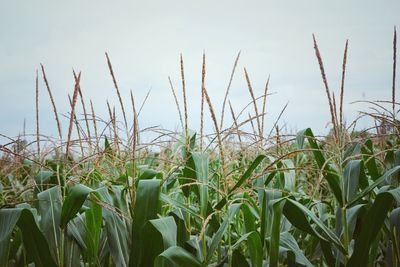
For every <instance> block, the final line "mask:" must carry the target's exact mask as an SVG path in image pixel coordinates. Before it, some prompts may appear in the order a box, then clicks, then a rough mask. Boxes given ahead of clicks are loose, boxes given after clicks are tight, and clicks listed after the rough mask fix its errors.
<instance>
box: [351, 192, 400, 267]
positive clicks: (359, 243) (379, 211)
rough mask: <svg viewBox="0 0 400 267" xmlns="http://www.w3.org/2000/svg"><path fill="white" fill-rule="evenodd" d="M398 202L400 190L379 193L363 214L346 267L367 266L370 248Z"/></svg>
mask: <svg viewBox="0 0 400 267" xmlns="http://www.w3.org/2000/svg"><path fill="white" fill-rule="evenodd" d="M395 200H396V201H397V202H400V188H397V189H393V190H390V191H384V192H381V193H379V194H378V195H377V196H376V198H375V201H374V203H373V204H372V206H371V207H370V208H369V209H368V211H367V213H366V214H365V219H364V221H363V225H362V227H361V232H360V234H359V236H358V237H357V239H356V240H355V244H354V252H353V254H352V255H351V257H350V260H349V262H348V264H347V266H348V267H353V266H354V267H355V266H367V262H368V255H369V251H370V247H371V245H372V243H373V241H374V240H375V238H376V237H377V235H378V233H379V231H380V230H381V228H382V226H383V223H384V221H385V219H386V218H387V214H388V212H389V210H391V209H392V204H393V201H395Z"/></svg>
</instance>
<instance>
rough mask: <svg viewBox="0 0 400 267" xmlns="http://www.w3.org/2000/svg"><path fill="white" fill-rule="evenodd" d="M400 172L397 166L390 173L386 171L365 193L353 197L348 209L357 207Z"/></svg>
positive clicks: (399, 167)
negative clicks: (367, 196) (357, 204)
mask: <svg viewBox="0 0 400 267" xmlns="http://www.w3.org/2000/svg"><path fill="white" fill-rule="evenodd" d="M399 171H400V166H396V167H394V168H392V169H390V170H388V171H386V172H385V173H384V174H383V175H382V176H381V177H380V178H378V179H376V180H375V182H373V183H372V184H370V185H369V186H367V187H366V188H365V189H364V190H363V191H361V192H360V193H358V194H357V195H356V196H354V197H353V199H352V200H351V201H349V202H348V203H347V207H351V206H353V205H355V204H356V203H357V202H358V201H359V200H360V199H362V198H363V197H365V196H366V195H368V194H369V193H370V192H371V191H372V190H374V188H375V187H377V186H379V185H380V184H382V183H383V182H385V181H388V180H389V179H390V178H392V176H393V175H396V174H398V173H399Z"/></svg>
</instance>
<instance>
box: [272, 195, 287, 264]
mask: <svg viewBox="0 0 400 267" xmlns="http://www.w3.org/2000/svg"><path fill="white" fill-rule="evenodd" d="M285 200H286V199H285V198H283V199H278V200H275V201H273V202H272V203H271V206H272V211H273V212H272V229H271V240H270V246H269V266H270V267H277V266H278V263H279V245H280V236H281V231H280V230H281V229H280V228H281V217H282V208H283V206H284V205H285Z"/></svg>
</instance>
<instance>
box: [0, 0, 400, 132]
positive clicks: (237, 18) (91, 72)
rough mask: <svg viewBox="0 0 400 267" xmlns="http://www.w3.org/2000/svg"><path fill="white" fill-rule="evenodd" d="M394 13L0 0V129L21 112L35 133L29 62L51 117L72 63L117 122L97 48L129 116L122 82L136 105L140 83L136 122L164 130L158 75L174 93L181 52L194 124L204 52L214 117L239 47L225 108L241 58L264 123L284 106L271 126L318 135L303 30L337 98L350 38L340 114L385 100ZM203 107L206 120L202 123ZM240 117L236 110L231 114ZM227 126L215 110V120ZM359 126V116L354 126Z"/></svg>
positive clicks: (316, 98)
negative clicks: (50, 93)
mask: <svg viewBox="0 0 400 267" xmlns="http://www.w3.org/2000/svg"><path fill="white" fill-rule="evenodd" d="M399 10H400V1H396V0H386V1H379V2H378V1H372V0H363V1H360V0H354V1H342V0H340V1H321V0H307V1H295V0H291V1H288V0H283V1H267V0H264V1H237V0H229V1H225V0H220V1H215V0H214V1H209V0H204V1H181V0H169V1H154V0H149V1H132V0H131V1H113V2H111V1H105V0H97V1H90V0H87V1H77V0H72V1H64V2H61V1H50V0H46V1H44V0H37V1H22V0H13V1H4V2H3V3H2V4H1V8H0V36H1V39H0V99H1V105H0V133H1V134H4V135H7V136H16V135H18V134H19V133H21V132H22V130H23V123H24V120H25V121H26V132H27V133H34V132H35V71H36V69H38V68H39V67H40V63H42V64H43V65H44V66H45V69H46V72H47V78H48V80H49V83H50V86H51V88H52V91H53V94H54V98H55V102H56V104H57V108H58V111H59V113H60V114H63V115H67V114H68V111H69V103H68V98H67V95H68V94H72V92H73V86H74V84H73V81H74V80H73V76H72V69H74V70H76V71H81V72H82V79H81V88H82V92H83V95H84V98H85V99H86V101H87V102H88V101H89V99H90V100H92V101H93V104H94V108H95V110H96V113H97V115H99V116H101V117H103V118H105V119H106V118H107V117H108V112H107V107H106V101H107V100H108V101H109V102H110V103H111V104H112V105H115V108H116V112H117V116H119V118H120V119H121V112H120V108H119V104H118V99H117V97H116V93H115V89H114V87H113V83H112V79H111V77H110V75H109V71H108V68H107V64H106V58H105V54H104V53H105V52H108V54H109V56H110V58H111V61H112V64H113V67H114V72H115V75H116V78H117V81H118V84H119V87H120V90H121V95H122V98H123V100H124V104H125V106H126V107H127V110H128V112H127V113H128V121H129V122H132V112H130V110H131V109H130V97H129V91H130V90H132V91H133V93H134V96H135V100H136V102H138V103H141V102H142V101H143V99H144V98H145V96H146V94H147V93H148V91H149V90H151V91H150V95H149V99H148V101H147V102H146V104H145V106H144V108H143V111H142V113H141V115H140V118H139V123H140V125H141V127H147V126H153V125H160V126H161V127H164V128H168V129H177V128H179V117H178V113H177V109H176V106H175V104H174V99H173V96H172V93H171V90H170V87H169V83H168V76H170V77H171V80H172V82H173V84H174V86H175V89H176V91H177V93H178V97H179V98H180V99H181V98H182V96H181V83H180V66H179V55H180V53H182V55H183V58H184V64H185V78H186V86H187V95H188V113H189V127H190V128H191V129H193V130H197V131H198V130H199V124H200V122H199V120H200V112H199V111H200V92H201V91H200V88H201V87H200V84H201V61H202V54H203V51H204V52H205V54H206V62H207V63H206V64H207V66H206V67H207V70H206V87H207V90H208V92H209V95H210V97H211V99H212V101H213V103H214V107H215V109H216V111H217V116H218V117H219V116H220V113H221V112H220V111H221V106H222V100H223V97H224V93H225V90H226V87H227V84H228V81H229V76H230V73H231V70H232V66H233V62H234V60H235V57H236V55H237V53H238V52H239V51H241V56H240V60H239V64H238V67H237V69H236V74H235V77H234V79H233V84H232V87H231V92H230V95H229V100H230V101H231V102H232V105H233V107H234V109H235V112H236V113H238V112H239V111H240V110H241V109H242V108H243V107H244V106H246V104H247V103H248V102H249V101H250V100H251V98H250V94H249V92H248V89H247V85H246V80H245V77H244V70H243V68H244V67H246V69H247V71H248V73H249V76H250V79H251V82H252V86H253V89H254V91H255V94H256V96H260V95H262V94H263V91H264V86H265V83H266V80H267V78H268V76H270V84H269V85H270V86H269V92H270V93H272V95H271V96H269V97H268V102H267V120H266V126H267V128H268V127H271V125H273V124H274V122H275V120H276V119H277V117H278V115H279V113H280V111H281V110H282V108H283V107H284V105H285V104H286V103H289V104H288V107H287V109H286V111H285V113H284V114H283V116H282V118H281V121H280V125H286V126H287V130H288V131H297V130H301V129H303V128H306V127H312V128H313V129H314V130H315V131H316V132H326V131H327V129H328V128H327V123H328V122H329V118H330V115H329V108H328V106H327V103H328V102H327V99H326V94H325V89H324V87H323V83H322V81H321V77H320V72H319V67H318V64H317V60H316V58H315V54H314V50H313V42H312V34H313V33H314V34H315V35H316V38H317V41H318V44H319V47H320V50H321V54H322V57H323V60H324V64H325V68H326V72H327V77H328V82H329V85H330V87H331V90H332V91H335V92H336V95H338V94H339V88H340V77H341V64H342V57H343V50H344V45H345V42H346V39H348V40H349V55H348V65H347V80H346V84H345V86H346V88H345V90H346V91H345V100H344V103H345V105H344V112H345V117H346V120H347V121H349V122H351V121H352V120H353V119H354V118H355V117H356V116H357V114H358V113H357V112H358V111H360V110H367V109H368V105H366V104H365V103H364V104H362V103H361V104H360V103H359V104H351V103H352V102H354V101H357V100H377V99H385V100H389V99H390V98H391V79H392V78H391V77H392V38H393V27H394V25H398V26H399V25H400V16H399ZM399 27H400V26H399ZM398 76H400V75H398ZM39 79H40V83H39V86H40V88H39V89H40V95H39V106H40V128H41V132H42V133H44V134H47V135H56V124H55V121H54V116H53V114H52V108H51V104H50V100H49V97H48V95H47V92H46V88H45V86H44V83H43V79H42V76H41V75H40V76H39ZM398 95H400V94H398ZM259 104H260V105H261V103H259ZM182 105H183V104H181V107H182V108H183V106H182ZM79 112H80V113H81V110H80V109H78V113H79ZM248 112H250V113H253V109H252V108H250V109H248ZM227 114H229V113H228V112H227ZM206 116H208V117H207V119H206V129H207V130H209V131H211V130H212V123H211V120H210V119H209V115H208V113H207V115H206ZM246 117H247V112H245V113H244V117H242V118H241V119H245V118H246ZM62 122H63V124H64V129H63V131H64V132H66V130H67V129H66V127H67V126H66V123H65V122H67V118H65V117H64V116H63V117H62ZM230 123H231V120H230V116H226V125H225V126H227V125H230ZM367 124H368V122H361V123H360V125H359V127H366V126H367Z"/></svg>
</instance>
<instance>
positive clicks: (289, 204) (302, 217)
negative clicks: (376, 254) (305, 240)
mask: <svg viewBox="0 0 400 267" xmlns="http://www.w3.org/2000/svg"><path fill="white" fill-rule="evenodd" d="M283 214H284V215H285V217H286V218H287V219H288V220H289V221H290V223H291V224H293V226H295V227H297V228H299V229H300V230H302V231H305V232H307V233H309V234H311V235H314V236H316V237H318V238H319V239H321V240H323V241H327V242H332V243H333V244H335V245H336V247H337V248H338V249H340V250H341V251H342V252H345V249H344V247H343V245H342V243H341V242H340V240H339V238H338V237H337V236H336V235H335V233H333V232H332V231H331V230H330V229H329V228H328V227H327V226H326V225H325V224H324V223H323V222H322V221H321V220H320V219H319V218H318V217H317V216H316V215H315V214H314V213H313V212H311V211H310V210H309V209H307V208H306V207H304V206H303V205H302V204H300V203H299V202H297V201H294V200H292V199H290V198H287V199H286V203H285V206H284V208H283ZM308 220H310V221H311V222H312V223H313V224H315V225H316V229H314V228H313V227H312V226H311V224H310V222H309V221H308Z"/></svg>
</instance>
